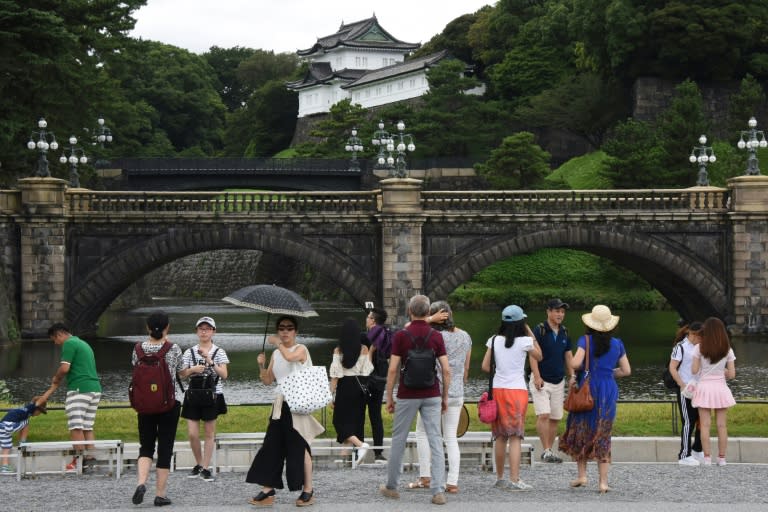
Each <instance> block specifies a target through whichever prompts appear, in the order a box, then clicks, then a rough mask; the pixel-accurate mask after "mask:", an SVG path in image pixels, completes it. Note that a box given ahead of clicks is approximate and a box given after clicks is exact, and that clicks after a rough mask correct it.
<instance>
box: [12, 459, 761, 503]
mask: <svg viewBox="0 0 768 512" xmlns="http://www.w3.org/2000/svg"><path fill="white" fill-rule="evenodd" d="M385 473H386V468H385V467H384V466H382V467H363V468H359V469H356V470H353V469H319V470H317V471H316V472H315V496H316V499H317V501H316V503H315V505H313V506H312V507H311V508H309V510H310V511H315V512H332V511H333V512H347V511H348V512H353V511H354V512H360V510H361V505H362V506H364V507H365V512H379V511H401V510H402V511H404V510H408V511H409V512H413V511H421V510H435V511H437V510H442V511H445V512H448V511H466V510H468V508H469V507H472V509H474V511H476V512H496V511H499V512H501V511H504V512H509V510H510V505H512V504H515V505H516V506H517V505H518V504H519V506H522V507H524V508H523V510H525V511H526V512H539V511H541V512H551V511H552V510H553V509H558V508H559V509H562V510H568V511H585V512H586V511H592V512H601V511H606V512H607V511H610V512H617V510H618V509H620V512H639V511H648V510H653V511H655V512H662V511H666V510H672V509H674V510H675V511H676V512H677V511H691V512H694V511H695V512H701V511H705V512H706V511H713V512H714V511H716V510H717V511H718V512H720V511H722V510H729V511H730V510H734V511H758V510H760V511H765V510H767V509H768V493H766V481H768V464H729V465H728V466H725V467H717V466H711V467H681V466H678V465H677V464H676V463H668V464H664V463H661V464H659V463H653V464H640V463H622V464H614V465H613V466H612V467H611V473H610V485H611V488H612V491H611V492H609V493H608V494H605V495H599V494H598V493H597V466H596V465H595V464H592V463H591V464H590V466H589V478H590V484H589V486H588V487H587V488H579V489H571V488H569V487H568V482H569V481H570V480H571V479H572V478H574V477H575V474H576V465H575V464H574V463H572V462H566V463H563V464H536V465H534V467H533V468H523V469H522V471H521V476H522V478H523V480H525V481H526V482H528V483H529V484H531V485H533V486H534V489H533V490H531V491H527V492H510V491H503V490H498V489H494V488H493V487H492V485H493V483H494V482H495V476H494V475H493V474H491V473H488V472H485V471H481V470H479V469H478V470H472V469H463V470H462V473H461V477H460V481H459V486H460V488H461V492H460V493H459V494H458V495H448V496H447V499H448V504H447V505H445V506H442V507H439V506H436V505H432V504H430V493H429V491H406V490H404V489H402V487H403V486H404V485H405V483H406V482H408V481H410V480H412V479H415V477H416V476H417V475H415V474H414V473H411V472H406V473H404V474H403V477H402V479H401V489H400V495H401V498H400V500H389V499H387V498H384V497H382V496H381V495H380V494H379V492H378V490H377V489H378V486H379V484H380V483H383V482H384V480H385ZM135 486H136V474H135V472H134V471H129V472H128V473H126V474H125V475H124V476H123V477H122V478H121V479H120V480H117V481H116V480H115V479H113V478H109V477H106V476H101V475H82V476H76V475H66V476H58V475H43V476H40V477H38V478H37V479H24V480H22V481H21V482H17V481H16V479H15V478H14V477H0V504H1V505H0V508H2V509H5V508H6V505H9V507H8V510H19V511H30V512H36V511H49V510H76V511H101V510H116V511H136V510H140V509H144V508H150V509H151V510H155V507H154V506H153V504H152V501H153V497H154V493H153V489H152V487H151V486H148V487H149V488H148V490H147V498H146V501H145V503H144V504H142V505H141V506H134V505H132V504H131V495H132V494H133V490H134V488H135ZM258 490H259V489H258V487H257V486H255V485H249V484H246V483H245V474H244V473H222V474H220V475H218V478H217V480H216V481H215V482H211V483H209V482H205V481H203V480H199V479H189V478H187V477H186V473H185V472H176V473H173V474H172V475H171V478H170V489H169V493H168V496H169V497H170V498H171V499H172V500H173V506H174V507H175V508H176V507H183V509H184V510H185V512H188V511H193V512H197V511H207V510H214V509H215V510H218V511H224V512H230V511H246V510H254V509H255V508H256V507H253V506H252V505H249V504H248V503H247V500H248V498H250V497H251V496H253V495H255V494H256V493H257V492H258ZM297 496H298V492H287V491H282V492H278V496H277V501H276V502H275V505H274V507H272V508H273V509H274V510H295V505H294V500H295V499H296V497H297Z"/></svg>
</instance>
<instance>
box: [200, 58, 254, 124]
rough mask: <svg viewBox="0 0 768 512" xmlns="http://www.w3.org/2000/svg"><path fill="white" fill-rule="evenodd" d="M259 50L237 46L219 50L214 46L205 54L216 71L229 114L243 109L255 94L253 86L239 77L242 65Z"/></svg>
mask: <svg viewBox="0 0 768 512" xmlns="http://www.w3.org/2000/svg"><path fill="white" fill-rule="evenodd" d="M256 51H257V50H253V49H251V48H243V47H240V46H235V47H233V48H219V47H218V46H212V47H211V48H210V50H208V51H207V52H205V53H204V54H203V58H205V60H206V61H207V62H208V64H209V65H210V66H211V68H212V69H213V70H214V71H215V73H216V77H217V78H218V80H219V83H218V84H217V85H218V91H219V96H221V101H223V102H224V105H225V106H226V107H227V110H228V111H229V112H234V111H235V110H237V109H239V108H241V107H242V106H243V105H244V104H245V102H246V100H247V99H248V97H249V96H250V95H251V94H252V93H253V90H254V88H253V86H252V85H248V84H246V83H244V82H243V80H241V79H240V77H239V76H238V69H239V67H240V65H241V64H242V63H243V62H244V61H246V60H247V59H249V58H250V57H251V56H253V55H254V53H255V52H256Z"/></svg>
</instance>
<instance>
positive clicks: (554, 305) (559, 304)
mask: <svg viewBox="0 0 768 512" xmlns="http://www.w3.org/2000/svg"><path fill="white" fill-rule="evenodd" d="M569 307H570V306H569V305H568V303H567V302H563V301H561V300H560V299H552V300H550V301H549V302H547V309H560V308H563V309H568V308H569Z"/></svg>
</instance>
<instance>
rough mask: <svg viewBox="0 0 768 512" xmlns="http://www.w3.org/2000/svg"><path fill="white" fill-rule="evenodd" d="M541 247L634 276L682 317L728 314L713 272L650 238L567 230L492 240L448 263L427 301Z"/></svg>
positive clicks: (432, 281)
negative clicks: (574, 252)
mask: <svg viewBox="0 0 768 512" xmlns="http://www.w3.org/2000/svg"><path fill="white" fill-rule="evenodd" d="M544 248H568V249H580V250H584V251H586V252H590V253H593V254H596V255H598V256H602V257H606V258H608V259H610V260H612V261H614V262H616V263H617V264H619V265H621V266H623V267H625V268H627V269H629V270H631V271H633V272H635V273H637V274H638V275H640V276H641V277H643V278H644V279H646V280H647V281H648V282H649V283H650V284H651V286H653V287H655V288H656V289H658V290H659V291H660V293H661V294H662V295H663V296H664V297H665V298H666V299H667V300H669V302H670V304H671V305H672V307H673V308H675V309H676V310H677V311H679V312H680V313H681V315H683V316H684V317H685V318H705V317H707V316H712V315H715V316H720V317H721V318H725V317H726V316H727V315H728V314H729V293H728V292H729V291H728V287H727V284H726V283H725V282H724V281H723V279H722V278H721V277H720V276H719V275H718V274H717V272H716V271H714V269H712V268H711V267H710V266H709V265H707V264H706V263H704V262H703V261H701V260H699V259H697V258H696V255H695V253H694V252H693V251H687V252H682V251H680V250H679V248H676V247H673V246H671V245H667V244H665V243H664V242H663V241H661V240H659V239H655V238H653V237H650V236H631V235H626V234H622V233H617V232H613V231H604V230H600V229H589V228H584V227H575V226H566V227H560V226H559V227H557V228H553V229H549V230H540V231H536V232H535V233H527V234H522V235H518V234H510V235H508V236H496V237H492V238H491V239H490V240H488V241H485V242H483V243H482V244H477V245H474V246H472V244H469V248H468V249H467V250H466V251H463V252H460V253H458V254H456V255H454V256H453V257H451V258H449V259H447V260H446V261H445V262H444V263H443V264H442V265H441V266H440V269H439V270H437V271H436V272H434V273H432V275H431V276H430V277H429V279H428V280H427V282H426V291H427V293H428V294H430V296H431V297H446V296H448V294H449V293H451V292H452V291H453V290H455V289H456V288H458V287H459V286H461V285H462V284H463V283H465V282H466V281H468V280H470V279H471V278H472V276H473V275H475V274H476V273H477V272H479V271H480V270H482V269H484V268H485V267H487V266H488V265H490V264H491V263H494V262H496V261H499V260H502V259H505V258H509V257H512V256H515V255H519V254H526V253H531V252H534V251H537V250H539V249H544Z"/></svg>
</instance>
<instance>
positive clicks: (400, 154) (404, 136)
mask: <svg viewBox="0 0 768 512" xmlns="http://www.w3.org/2000/svg"><path fill="white" fill-rule="evenodd" d="M404 131H405V123H404V122H403V121H402V120H400V121H398V122H397V132H398V133H397V137H398V139H399V141H398V143H397V146H396V147H395V149H396V150H397V161H396V162H395V177H397V178H405V177H406V175H407V174H408V166H407V163H406V161H405V154H406V153H405V152H406V150H408V151H410V152H411V153H412V152H414V151H415V150H416V145H415V144H414V143H413V136H412V135H411V134H410V133H403V132H404Z"/></svg>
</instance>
